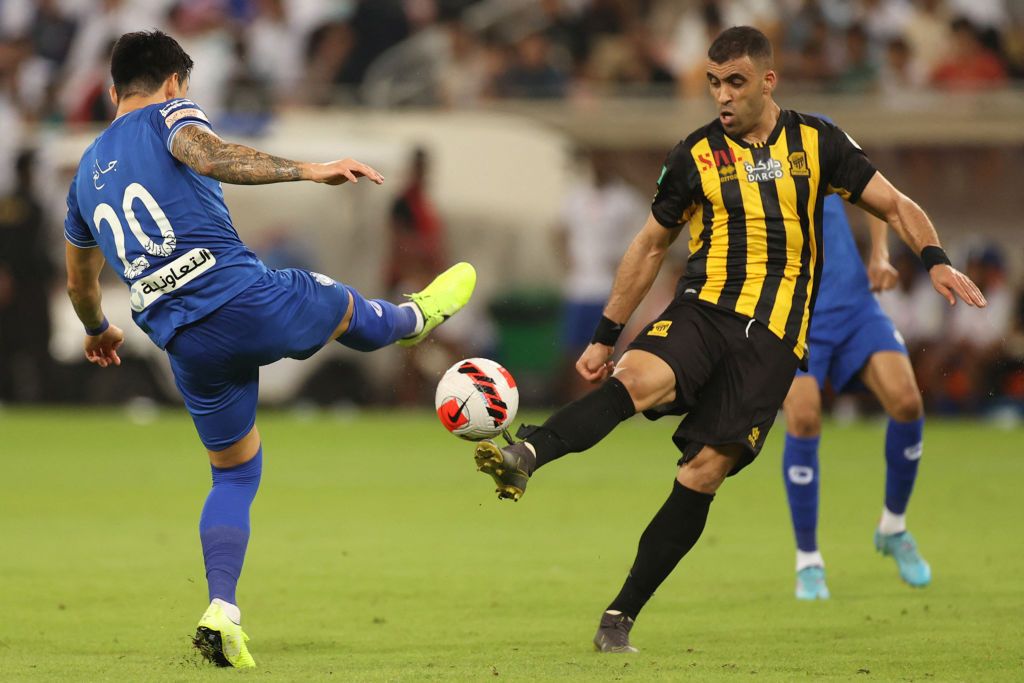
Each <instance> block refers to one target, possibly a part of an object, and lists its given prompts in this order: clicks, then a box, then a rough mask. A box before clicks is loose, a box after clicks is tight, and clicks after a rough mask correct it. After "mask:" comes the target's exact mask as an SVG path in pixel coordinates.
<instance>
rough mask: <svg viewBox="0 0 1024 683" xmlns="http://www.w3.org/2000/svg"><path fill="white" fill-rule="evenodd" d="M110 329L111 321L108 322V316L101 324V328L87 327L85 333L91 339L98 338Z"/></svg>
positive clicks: (104, 317)
mask: <svg viewBox="0 0 1024 683" xmlns="http://www.w3.org/2000/svg"><path fill="white" fill-rule="evenodd" d="M108 327H110V321H109V320H107V316H103V322H101V323H100V326H99V327H87V328H85V333H86V334H87V335H89V336H90V337H98V336H99V335H101V334H103V333H104V332H106V331H107V328H108Z"/></svg>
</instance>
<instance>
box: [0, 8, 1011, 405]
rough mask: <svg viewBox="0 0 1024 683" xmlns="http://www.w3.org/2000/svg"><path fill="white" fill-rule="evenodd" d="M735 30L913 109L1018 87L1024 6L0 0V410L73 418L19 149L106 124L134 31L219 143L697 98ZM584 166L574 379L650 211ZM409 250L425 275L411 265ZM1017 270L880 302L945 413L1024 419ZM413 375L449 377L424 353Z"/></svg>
mask: <svg viewBox="0 0 1024 683" xmlns="http://www.w3.org/2000/svg"><path fill="white" fill-rule="evenodd" d="M737 24H753V25H756V26H758V27H760V28H762V29H763V30H764V31H765V32H766V33H767V34H768V35H769V36H770V37H771V38H772V40H773V43H774V45H775V47H776V62H777V68H778V70H779V71H780V72H781V74H782V78H783V82H784V84H785V87H786V88H787V89H790V90H789V91H790V92H791V91H792V90H797V89H800V90H804V91H813V92H824V93H849V94H870V93H879V94H883V95H892V94H897V93H898V94H901V95H904V94H908V93H912V92H919V91H928V90H938V91H964V90H967V91H971V90H980V89H985V88H992V87H997V88H1001V87H1007V86H1009V87H1014V86H1018V85H1019V82H1020V81H1021V79H1024V0H843V1H838V0H778V1H771V0H0V402H4V401H10V400H48V399H60V400H67V398H68V397H67V396H63V395H56V396H55V395H54V394H53V392H52V388H53V387H57V386H61V385H64V386H69V385H71V384H73V382H67V381H61V380H60V377H61V371H60V370H59V369H58V368H56V367H55V366H54V363H53V361H52V359H51V358H50V357H49V355H48V354H47V353H46V348H47V343H46V340H47V339H48V338H49V336H50V316H49V313H48V306H49V301H50V300H51V297H52V295H53V293H54V292H55V291H59V289H60V280H61V277H60V273H59V270H60V269H59V268H56V267H55V266H54V264H53V257H54V256H55V255H56V251H55V249H54V239H55V236H56V234H57V231H56V230H55V229H54V226H56V225H59V223H60V219H61V216H52V215H50V216H47V215H45V214H46V208H45V207H47V206H52V205H53V202H48V201H46V200H45V199H44V197H43V195H44V194H46V193H47V192H52V191H54V189H53V188H55V187H56V186H57V185H58V184H59V183H56V182H55V181H54V179H53V178H50V177H46V178H42V179H40V178H38V177H37V176H38V175H44V174H45V171H46V169H45V168H40V169H39V171H38V172H37V166H40V167H42V166H44V164H41V163H39V162H38V160H37V158H36V156H37V155H34V154H32V153H31V152H25V151H23V150H24V149H26V148H28V147H31V146H33V145H32V144H31V141H32V140H33V138H36V139H37V141H41V140H39V138H41V137H42V135H40V133H44V132H45V131H48V130H52V131H54V132H55V133H56V134H57V135H58V136H59V135H60V134H61V133H62V132H63V131H66V130H68V129H69V128H73V127H75V126H79V125H95V124H102V123H105V122H106V121H108V120H109V119H110V118H111V116H112V114H113V108H112V105H111V103H110V101H109V99H108V96H107V89H108V87H109V72H108V55H109V52H110V48H111V46H112V44H113V41H114V40H115V39H116V38H117V37H118V36H119V35H121V34H122V33H124V32H127V31H134V30H141V29H151V28H160V29H162V30H164V31H167V32H168V33H170V34H171V35H173V36H174V37H175V38H176V39H178V40H179V41H180V42H181V44H182V45H183V47H184V48H185V50H186V51H187V52H188V53H189V54H190V55H191V56H192V58H193V59H194V61H195V63H196V67H195V70H194V72H193V75H192V80H191V96H192V97H193V98H194V99H196V100H197V101H199V102H200V103H201V104H202V105H203V107H204V108H205V109H206V110H207V111H208V113H210V114H211V116H212V117H214V118H215V120H216V121H217V125H218V128H219V129H221V130H225V131H227V132H228V133H231V134H237V133H250V134H258V133H259V132H260V131H261V130H262V128H263V126H264V125H265V124H266V123H267V122H268V121H269V120H270V119H271V117H272V116H273V114H274V112H275V111H276V110H278V109H279V108H282V107H291V106H301V107H320V106H328V105H338V104H342V105H353V104H355V105H371V106H399V105H403V104H416V105H430V106H439V107H454V108H467V107H474V106H478V105H481V104H483V103H486V102H489V101H492V100H498V99H501V98H528V99H552V98H564V99H568V100H570V101H572V100H580V101H586V100H587V99H588V98H590V97H595V96H601V95H624V96H631V97H688V96H696V95H700V94H702V93H703V91H704V89H705V88H706V85H705V75H704V70H705V69H704V62H705V51H706V48H707V45H708V43H709V41H710V40H711V39H712V38H713V37H714V36H715V35H716V34H717V33H718V32H719V31H720V30H722V29H723V28H726V27H728V26H732V25H737ZM1014 81H1017V82H1018V83H1014ZM39 146H40V148H43V147H44V145H39ZM587 166H588V168H589V169H590V170H591V171H593V173H592V174H589V175H588V174H580V175H579V176H578V177H579V179H580V180H579V182H578V183H577V184H576V185H575V186H574V187H573V188H572V189H571V191H570V192H569V193H568V194H567V197H566V200H565V202H566V203H565V206H564V208H563V212H562V216H561V225H560V229H556V230H554V232H555V233H557V234H558V235H559V242H558V245H557V246H556V250H557V251H558V252H559V253H561V254H562V256H563V257H564V264H563V265H564V266H565V273H566V282H565V287H566V289H565V292H564V293H563V294H564V299H565V301H566V304H567V305H566V308H565V310H564V316H563V317H564V320H563V321H562V327H561V328H558V331H557V332H552V335H553V336H557V337H558V339H556V340H553V341H552V342H551V343H552V344H558V343H559V340H560V341H561V344H562V345H563V347H564V348H563V349H562V350H563V352H564V354H565V356H564V358H563V359H562V360H563V362H562V366H564V367H562V370H563V371H565V370H566V369H567V368H569V369H570V370H568V371H567V372H562V373H561V374H560V377H561V379H562V380H563V381H564V380H566V375H567V374H568V375H570V376H571V364H572V359H573V358H574V357H575V354H576V353H578V350H579V346H580V344H581V343H584V342H585V341H586V339H587V338H588V337H589V333H590V329H591V328H592V324H593V322H592V319H593V317H594V315H595V314H599V311H600V304H601V298H600V296H601V295H600V291H602V290H606V289H607V287H608V285H609V282H610V278H611V277H612V273H613V270H614V267H615V263H616V262H617V258H618V255H620V254H621V249H622V244H623V243H624V242H625V241H626V240H628V239H629V236H630V235H631V234H632V233H633V232H634V231H635V230H636V229H637V227H638V225H639V224H640V221H639V220H631V219H630V216H631V215H632V214H633V213H634V211H638V212H642V211H643V210H644V209H642V206H643V204H644V203H645V200H644V199H643V198H642V197H640V196H639V195H637V194H636V193H635V191H634V190H632V189H631V188H630V187H628V186H627V185H626V184H625V183H624V182H622V181H621V179H619V178H618V177H616V175H615V173H614V172H613V170H615V169H616V168H617V166H618V159H603V158H602V157H601V156H600V155H596V156H592V158H589V159H588V160H587ZM412 168H413V172H411V173H410V174H409V178H410V181H409V184H408V186H407V187H406V188H404V189H403V191H402V193H401V195H400V196H399V197H398V199H397V200H396V202H395V205H394V207H393V209H392V212H391V231H390V235H391V239H392V242H393V244H392V249H391V252H390V256H389V260H388V266H387V267H388V269H389V270H388V273H387V278H386V279H387V285H388V286H389V287H391V288H393V289H394V290H395V291H409V288H410V287H412V288H415V283H410V282H406V281H404V280H409V279H413V280H416V279H422V278H424V277H427V275H428V274H429V273H432V272H434V271H436V270H437V269H438V268H439V263H441V262H443V261H444V253H445V245H444V230H443V221H442V220H441V217H440V215H439V213H438V211H437V209H436V207H434V206H433V204H432V202H431V200H430V198H429V196H428V194H427V192H426V189H425V187H426V185H425V178H426V174H427V169H428V168H429V164H428V159H427V156H426V154H425V152H423V151H417V153H416V155H415V156H414V159H413V160H412ZM62 189H63V188H61V190H62ZM635 207H641V208H635ZM595 226H598V227H599V228H600V234H601V235H603V236H604V237H603V238H602V240H600V242H601V244H598V243H597V241H595V240H594V239H593V235H594V234H595V229H596V228H595ZM554 227H555V226H553V228H554ZM616 233H621V235H620V236H621V237H622V239H621V240H620V239H618V238H616V237H615V235H616ZM613 244H614V248H612V246H611V245H613ZM265 246H266V248H265V249H264V250H262V255H263V256H265V257H266V258H267V260H268V263H271V265H280V266H284V265H293V266H297V265H302V264H303V263H304V262H306V261H308V260H309V255H308V254H303V253H302V252H301V250H299V251H297V250H296V243H295V241H294V240H291V239H289V235H288V230H287V228H286V227H282V228H281V230H280V231H279V232H273V233H271V235H270V237H268V244H267V245H265ZM298 246H301V245H298ZM605 247H607V248H605ZM412 253H418V254H425V255H426V256H425V257H424V258H423V259H422V262H418V263H410V262H409V254H412ZM1007 256H1008V255H1007V253H1005V252H1004V251H1001V250H1000V248H999V247H998V246H995V245H978V246H976V247H975V248H972V249H969V253H965V257H962V258H961V259H960V263H959V264H958V265H960V266H961V267H964V268H965V269H966V271H967V272H968V274H970V275H971V277H973V278H974V279H975V281H976V282H978V284H979V285H980V286H981V288H982V290H983V291H984V292H985V295H986V296H987V297H988V299H989V302H990V305H989V308H988V309H986V310H985V311H977V310H974V309H969V308H967V307H966V306H957V307H956V308H954V309H946V308H944V305H943V304H942V301H941V299H940V298H939V297H938V296H936V295H935V294H934V292H932V291H931V288H930V285H929V283H928V279H927V277H926V275H925V274H924V273H923V271H922V270H921V268H920V265H919V263H918V261H917V259H916V257H914V256H913V255H911V254H907V253H903V254H900V255H898V256H897V257H896V261H897V263H896V265H897V266H898V268H899V270H900V272H901V284H900V287H899V288H897V290H895V291H893V292H890V293H886V294H885V295H883V297H882V301H883V305H884V306H885V308H886V310H887V311H888V312H889V313H890V315H891V316H892V317H893V319H894V321H895V322H896V325H897V327H898V328H899V329H900V330H901V331H902V333H903V334H904V336H905V337H906V339H907V343H908V347H909V348H910V350H911V353H912V356H913V360H914V362H915V368H916V369H917V371H918V373H919V380H920V384H921V387H922V389H923V390H924V391H925V394H926V398H927V400H928V402H929V404H930V405H929V408H930V409H932V410H948V411H951V412H983V411H990V410H999V409H1001V408H1002V407H1004V406H1011V407H1012V408H1013V409H1014V410H1018V411H1021V412H1022V413H1024V295H1022V293H1021V292H1020V291H1018V290H1017V287H1016V285H1017V284H1018V283H1019V279H1020V278H1019V273H1018V274H1017V277H1016V278H1015V277H1013V275H1014V274H1013V273H1012V272H1011V271H1012V269H1013V267H1015V266H1016V267H1018V268H1019V267H1020V265H1021V263H1020V262H1019V261H1015V260H1014V258H1012V257H1011V258H1009V259H1008V258H1007ZM595 264H600V268H599V269H596V268H597V266H596V265H595ZM676 265H677V266H678V265H679V264H676ZM403 279H404V280H403ZM673 284H674V283H669V284H668V285H667V289H666V292H665V293H664V295H665V296H669V293H670V292H671V287H672V285H673ZM651 314H652V315H654V314H656V311H654V312H652V313H651ZM516 315H519V314H518V313H517V314H516ZM638 316H640V314H639V313H638ZM464 318H465V319H467V320H468V319H469V318H468V317H466V316H464ZM476 327H477V328H479V325H477V326H476ZM477 336H479V333H477ZM443 341H444V343H446V344H449V345H451V346H453V347H456V346H457V340H454V339H453V340H447V341H445V340H443ZM460 351H464V350H460ZM453 352H455V351H453ZM409 364H410V366H415V367H421V366H422V367H423V368H427V367H433V364H436V363H433V364H432V360H431V359H430V358H428V357H427V355H426V354H421V356H418V357H413V356H410V358H409ZM55 373H56V374H55ZM554 374H556V375H558V374H559V373H557V372H556V373H554ZM423 377H424V380H423V382H421V384H423V385H424V386H426V385H427V384H429V382H427V381H426V379H425V378H426V377H427V374H424V375H423ZM564 383H565V387H566V389H568V390H571V389H572V388H571V387H570V383H569V382H568V381H565V382H564ZM577 389H578V388H577ZM408 398H409V399H410V400H415V399H416V397H414V396H410V397H408ZM398 400H405V397H398Z"/></svg>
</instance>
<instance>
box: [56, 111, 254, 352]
mask: <svg viewBox="0 0 1024 683" xmlns="http://www.w3.org/2000/svg"><path fill="white" fill-rule="evenodd" d="M185 126H203V127H207V128H209V126H210V124H209V121H208V120H207V118H206V115H205V114H204V113H203V111H202V110H201V109H200V108H199V107H198V106H197V105H196V104H195V103H194V102H192V101H191V100H186V99H174V100H170V101H168V102H163V103H160V104H153V105H150V106H148V107H144V108H142V109H137V110H135V111H133V112H130V113H128V114H124V115H122V116H120V117H118V118H117V119H115V120H114V122H113V123H111V124H110V127H109V128H107V129H106V130H105V131H104V132H103V133H102V134H101V135H100V136H99V137H98V138H96V140H95V141H94V142H93V143H92V144H91V145H90V146H89V147H88V149H86V150H85V153H84V154H83V155H82V159H81V161H80V162H79V164H78V172H77V173H76V174H75V178H74V180H73V181H72V182H71V189H70V190H69V192H68V200H67V201H68V214H67V218H66V219H65V222H64V236H65V237H66V238H67V240H68V242H70V243H71V244H73V245H75V246H77V247H82V248H89V247H96V246H98V247H99V248H100V249H101V250H102V251H103V255H104V256H105V257H106V259H107V261H108V262H109V263H110V264H111V265H112V266H113V267H114V268H115V270H116V271H117V273H118V275H119V276H120V277H121V279H122V280H123V281H124V282H125V284H126V285H128V287H129V289H130V291H131V297H130V300H131V307H132V318H133V319H134V320H135V323H136V324H137V325H138V326H139V327H140V328H142V330H143V331H145V332H146V334H148V335H149V337H150V339H152V340H153V342H154V343H155V344H156V345H157V346H159V347H160V348H164V347H165V346H166V345H167V342H168V341H169V340H170V339H171V337H173V336H174V333H175V331H176V330H177V329H178V328H180V327H182V326H184V325H187V324H189V323H192V322H195V321H197V320H199V319H200V318H203V317H204V316H206V315H208V314H210V313H212V312H213V311H215V310H216V309H217V308H219V307H221V306H222V305H224V304H225V303H226V302H228V301H229V300H231V299H232V298H233V297H235V296H236V295H238V294H239V293H240V292H241V291H243V290H244V289H246V288H247V287H249V286H250V285H251V284H252V283H253V282H255V281H256V280H257V278H259V277H261V276H262V275H263V274H264V273H265V272H266V270H267V269H266V267H265V266H264V265H263V263H261V262H260V260H259V259H258V258H257V257H256V255H255V254H253V253H252V252H251V251H250V250H249V249H248V248H247V247H246V246H245V245H244V244H243V243H242V241H241V240H240V239H239V237H238V233H237V232H236V231H235V228H234V226H233V225H232V223H231V216H230V215H229V214H228V209H227V206H226V205H225V204H224V195H223V193H222V192H221V187H220V183H218V182H217V181H216V180H213V179H211V178H207V177H205V176H202V175H199V174H198V173H196V172H195V171H193V170H192V169H191V168H189V167H188V166H186V165H185V164H182V163H181V162H179V161H178V160H177V159H175V158H174V157H173V156H172V155H171V152H170V149H171V143H172V142H173V140H174V136H175V135H176V134H177V133H178V131H180V130H181V129H182V128H184V127H185Z"/></svg>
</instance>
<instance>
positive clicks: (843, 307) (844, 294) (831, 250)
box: [812, 195, 874, 328]
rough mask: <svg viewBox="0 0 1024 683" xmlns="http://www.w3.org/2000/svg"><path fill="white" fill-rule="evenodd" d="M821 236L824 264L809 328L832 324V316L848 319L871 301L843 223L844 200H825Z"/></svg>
mask: <svg viewBox="0 0 1024 683" xmlns="http://www.w3.org/2000/svg"><path fill="white" fill-rule="evenodd" d="M822 211H823V214H824V215H823V219H822V226H823V227H822V235H823V237H824V240H825V261H824V264H823V265H822V271H821V279H820V280H819V281H818V282H819V289H818V298H817V300H816V301H815V302H814V318H813V322H812V327H819V328H820V327H821V325H820V324H819V323H822V322H835V321H834V320H830V319H832V318H833V316H843V317H848V315H849V314H850V313H852V312H854V310H855V309H861V308H863V307H864V305H865V297H866V298H868V299H870V300H872V301H874V296H873V295H872V294H871V285H870V283H869V282H868V273H867V270H866V269H865V268H864V261H863V259H861V256H860V252H859V251H858V250H857V244H856V243H855V242H854V241H853V234H852V233H851V232H850V223H849V221H847V220H846V209H845V208H844V207H843V200H842V199H840V198H839V197H838V196H837V195H829V196H828V197H826V198H825V204H824V207H823V209H822Z"/></svg>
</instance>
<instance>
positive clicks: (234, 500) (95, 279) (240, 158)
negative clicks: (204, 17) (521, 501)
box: [64, 31, 476, 668]
mask: <svg viewBox="0 0 1024 683" xmlns="http://www.w3.org/2000/svg"><path fill="white" fill-rule="evenodd" d="M110 70H111V75H112V76H113V86H111V89H110V99H111V100H112V101H113V102H114V104H115V106H116V107H117V112H116V117H115V119H114V121H113V123H111V125H110V126H109V127H108V128H107V129H106V130H105V131H104V132H103V133H102V134H101V135H100V136H99V137H98V138H96V140H95V141H94V142H93V144H92V145H90V146H89V147H88V148H87V149H86V151H85V153H84V154H83V155H82V159H81V161H80V163H79V166H78V172H77V173H76V175H75V178H74V180H73V181H72V183H71V189H70V190H69V192H68V197H67V206H68V212H67V218H66V220H65V227H64V234H65V237H66V239H67V247H66V259H67V270H68V295H69V296H70V298H71V302H72V304H73V306H74V309H75V313H76V314H77V315H78V317H79V319H80V320H81V321H82V323H83V324H84V325H85V334H86V336H85V343H84V347H85V355H86V358H88V359H89V361H91V362H93V363H96V364H97V365H99V366H100V367H104V368H105V367H109V366H111V365H120V363H121V360H120V357H119V356H118V349H119V347H120V346H121V344H122V342H123V340H124V334H123V332H122V330H121V329H119V328H118V327H116V326H115V325H111V324H110V323H109V322H108V321H107V318H106V316H104V314H103V310H102V308H101V305H100V296H101V289H100V283H99V273H100V270H101V269H102V267H103V264H104V259H105V260H106V261H109V262H110V264H111V265H112V267H114V268H115V269H116V270H117V271H119V275H120V276H121V279H122V280H123V281H124V283H125V284H126V285H128V286H129V288H130V291H131V297H130V301H131V307H132V317H133V319H134V321H135V323H136V324H137V325H138V326H139V327H140V328H141V329H142V330H143V331H145V332H146V333H147V334H148V335H149V337H150V339H151V340H152V341H153V343H155V344H156V345H157V346H159V347H160V348H162V349H164V350H166V352H167V354H168V356H169V357H170V362H171V367H172V369H173V371H174V379H175V382H176V384H177V386H178V389H179V390H180V392H181V394H182V396H183V397H184V399H185V405H186V407H187V408H188V410H189V413H190V414H191V416H192V419H193V421H194V423H195V426H196V429H197V431H198V432H199V437H200V439H201V440H202V442H203V445H204V446H206V449H207V452H208V455H209V458H210V463H211V470H212V475H213V487H212V489H211V491H210V494H209V496H208V497H207V499H206V503H205V505H204V506H203V511H202V515H201V516H200V519H199V533H200V540H201V541H202V546H203V559H204V561H205V563H206V578H207V583H208V587H209V597H210V606H209V608H208V609H207V610H206V613H205V614H204V615H203V617H202V619H201V620H200V622H199V627H198V629H197V631H196V636H195V639H194V643H195V645H196V647H198V648H199V650H200V652H202V654H203V656H204V657H206V658H207V659H208V660H210V661H212V662H214V663H216V664H218V665H220V666H234V667H240V668H245V667H252V666H255V663H254V662H253V659H252V656H251V655H250V654H249V651H248V648H247V646H246V643H245V641H246V640H247V639H248V638H247V636H246V635H245V634H244V633H243V632H242V629H241V611H240V610H239V608H238V606H237V604H236V598H235V590H236V586H237V583H238V578H239V575H240V574H241V570H242V563H243V561H244V558H245V551H246V547H247V545H248V542H249V508H250V506H251V504H252V501H253V499H254V498H255V496H256V491H257V489H258V488H259V483H260V477H261V472H262V462H263V448H262V445H261V443H260V436H259V432H258V431H257V429H256V399H257V393H258V387H259V368H260V366H262V365H267V364H269V363H272V362H274V361H277V360H279V359H281V358H285V357H289V358H297V359H300V360H301V359H305V358H308V357H310V356H312V355H313V354H314V353H316V352H317V351H318V350H320V348H322V347H323V346H324V345H326V344H328V343H329V342H330V341H332V340H337V341H339V342H341V343H342V344H344V345H345V346H348V347H350V348H353V349H356V350H358V351H372V350H375V349H378V348H381V347H383V346H386V345H389V344H392V343H395V342H397V343H399V344H403V345H413V344H417V343H419V342H420V341H422V340H423V339H424V338H425V337H426V336H427V334H428V333H429V332H430V331H431V330H432V329H433V328H434V327H436V326H437V325H439V324H440V323H441V322H443V321H444V320H445V319H447V318H448V317H450V316H451V315H453V314H454V313H455V312H457V311H458V310H459V309H460V308H462V306H464V305H465V304H466V302H467V301H468V300H469V298H470V296H471V294H472V291H473V288H474V285H475V283H476V273H475V271H474V270H473V267H472V266H470V265H469V264H466V263H461V264H457V265H456V266H453V267H452V268H451V269H449V270H448V271H446V272H445V273H443V274H441V275H440V276H438V277H437V279H435V280H434V282H433V283H431V284H430V285H428V286H427V287H426V288H425V289H424V290H423V291H421V292H419V293H417V294H412V295H410V296H409V298H410V299H411V301H409V302H406V303H403V304H401V305H397V306H396V305H394V304H391V303H389V302H387V301H382V300H379V299H374V300H367V299H365V298H363V296H362V295H361V294H359V292H357V291H356V290H355V289H354V288H352V287H350V286H346V285H342V284H340V283H337V282H335V281H334V280H332V279H330V278H328V277H326V276H324V275H321V274H319V273H312V272H309V271H304V270H295V269H286V270H270V269H268V268H267V267H266V266H265V265H264V264H263V263H262V262H261V261H260V260H259V259H257V258H256V256H255V255H254V254H253V253H252V252H251V251H250V250H249V249H248V248H247V247H246V246H245V245H244V244H243V243H242V241H241V240H240V239H239V237H238V233H237V232H236V231H235V228H234V226H233V224H232V221H231V216H230V214H229V213H228V210H227V206H226V205H225V204H224V197H223V194H222V191H221V187H220V182H218V181H221V182H229V183H237V184H247V185H262V184H268V183H276V182H287V181H297V180H310V181H314V182H319V183H326V184H329V185H341V184H343V183H345V182H353V183H355V182H358V178H360V177H365V178H368V179H369V180H371V181H372V182H374V183H377V184H378V185H379V184H381V183H383V181H384V178H383V176H381V174H380V173H378V172H377V171H375V170H374V169H373V168H370V167H369V166H367V165H365V164H362V163H360V162H358V161H355V160H352V159H344V160H340V161H332V162H329V163H323V164H318V163H307V162H295V161H290V160H288V159H282V158H280V157H274V156H271V155H268V154H264V153H262V152H259V151H257V150H255V149H252V148H250V147H246V146H243V145H236V144H231V143H227V142H224V141H223V140H221V139H220V138H219V137H217V135H216V134H214V133H213V131H212V129H211V126H210V123H209V120H208V119H207V117H206V114H205V113H204V112H203V111H202V109H200V108H199V106H198V105H197V104H196V103H195V102H193V101H191V100H188V99H184V97H185V95H186V94H187V92H188V84H189V75H190V73H191V70H192V59H191V58H190V57H189V56H188V55H187V54H186V53H185V51H184V50H182V48H181V46H180V45H179V44H178V43H177V42H176V41H175V40H174V39H173V38H171V37H170V36H168V35H166V34H164V33H161V32H159V31H154V32H139V33H128V34H125V35H123V36H121V38H120V39H119V40H118V41H117V43H116V45H115V46H114V50H113V53H112V55H111V64H110ZM126 227H127V228H128V229H127V230H125V228H126Z"/></svg>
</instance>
